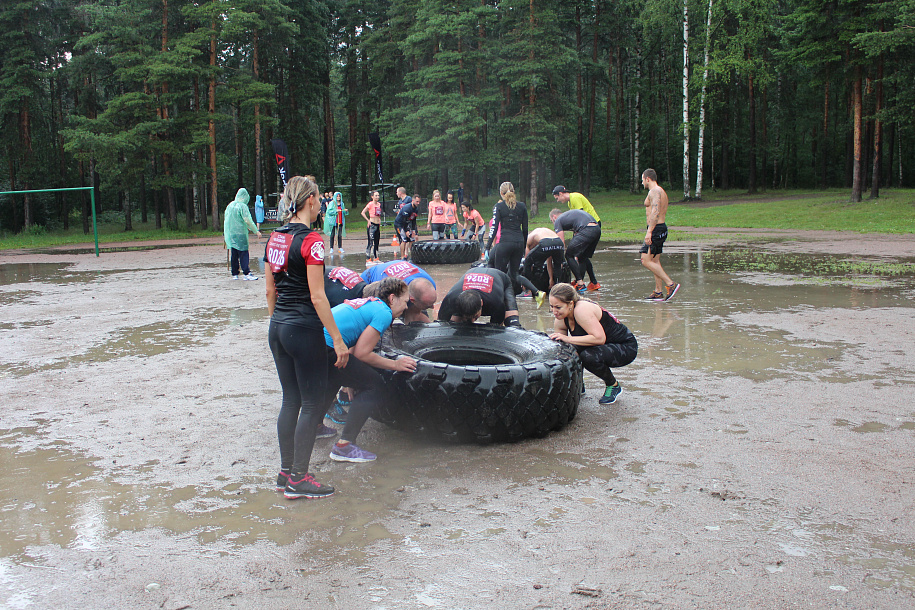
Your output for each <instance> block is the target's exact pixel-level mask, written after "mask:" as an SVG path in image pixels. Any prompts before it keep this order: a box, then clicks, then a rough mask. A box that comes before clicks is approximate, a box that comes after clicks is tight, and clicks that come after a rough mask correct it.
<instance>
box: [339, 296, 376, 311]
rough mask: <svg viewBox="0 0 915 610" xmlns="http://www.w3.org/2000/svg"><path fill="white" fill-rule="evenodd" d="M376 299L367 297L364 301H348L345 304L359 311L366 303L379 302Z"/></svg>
mask: <svg viewBox="0 0 915 610" xmlns="http://www.w3.org/2000/svg"><path fill="white" fill-rule="evenodd" d="M377 300H378V299H377V298H375V297H366V298H364V299H346V300H344V301H343V302H344V303H346V304H347V305H349V306H350V307H352V308H353V309H359V308H360V307H362V306H363V305H365V304H366V303H371V302H372V301H377Z"/></svg>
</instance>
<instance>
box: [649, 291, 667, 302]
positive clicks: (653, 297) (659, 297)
mask: <svg viewBox="0 0 915 610" xmlns="http://www.w3.org/2000/svg"><path fill="white" fill-rule="evenodd" d="M645 300H646V301H663V300H664V294H663V293H661V292H657V291H655V292H652V293H651V294H649V295H648V296H647V297H645Z"/></svg>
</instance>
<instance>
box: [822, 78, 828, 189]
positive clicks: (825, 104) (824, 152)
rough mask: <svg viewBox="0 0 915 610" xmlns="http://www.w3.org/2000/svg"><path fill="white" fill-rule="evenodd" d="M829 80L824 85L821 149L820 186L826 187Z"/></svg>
mask: <svg viewBox="0 0 915 610" xmlns="http://www.w3.org/2000/svg"><path fill="white" fill-rule="evenodd" d="M828 151H829V81H826V84H825V85H824V86H823V145H822V147H821V150H820V164H821V168H822V169H821V170H820V188H826V186H827V180H826V175H827V173H826V172H827V171H828V168H829V165H828V163H829V155H828Z"/></svg>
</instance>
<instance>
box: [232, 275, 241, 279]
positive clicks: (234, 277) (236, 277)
mask: <svg viewBox="0 0 915 610" xmlns="http://www.w3.org/2000/svg"><path fill="white" fill-rule="evenodd" d="M232 279H233V280H238V279H241V278H239V277H238V276H237V275H233V276H232Z"/></svg>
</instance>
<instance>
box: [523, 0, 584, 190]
mask: <svg viewBox="0 0 915 610" xmlns="http://www.w3.org/2000/svg"><path fill="white" fill-rule="evenodd" d="M595 4H596V8H595V15H594V40H593V42H592V43H591V44H592V49H591V61H592V62H593V65H594V66H597V47H598V42H599V38H598V34H599V33H600V0H597V1H596V2H595ZM590 80H591V98H590V99H589V100H588V148H587V150H586V151H585V159H586V163H587V170H586V173H585V190H584V193H585V195H590V194H591V172H592V170H593V163H594V120H595V119H594V114H595V106H596V105H597V77H596V75H595V74H594V73H593V72H592V75H591V79H590ZM532 171H535V170H532Z"/></svg>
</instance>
